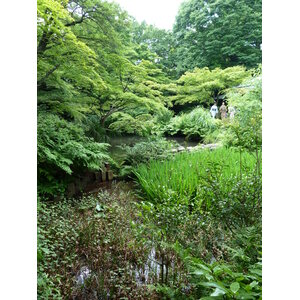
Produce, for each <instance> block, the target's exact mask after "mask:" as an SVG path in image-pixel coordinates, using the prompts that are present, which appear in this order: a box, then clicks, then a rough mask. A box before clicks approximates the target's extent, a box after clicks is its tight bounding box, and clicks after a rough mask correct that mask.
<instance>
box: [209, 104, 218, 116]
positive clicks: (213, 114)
mask: <svg viewBox="0 0 300 300" xmlns="http://www.w3.org/2000/svg"><path fill="white" fill-rule="evenodd" d="M217 113H218V106H217V103H216V102H215V103H214V105H213V106H212V107H211V108H210V114H211V116H212V117H213V118H214V119H215V118H216V115H217Z"/></svg>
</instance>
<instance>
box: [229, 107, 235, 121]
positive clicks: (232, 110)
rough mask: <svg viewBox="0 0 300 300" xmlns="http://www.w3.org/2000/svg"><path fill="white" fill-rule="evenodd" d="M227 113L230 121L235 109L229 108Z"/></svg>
mask: <svg viewBox="0 0 300 300" xmlns="http://www.w3.org/2000/svg"><path fill="white" fill-rule="evenodd" d="M228 113H229V117H230V119H231V120H232V119H233V118H234V115H235V108H234V107H233V106H229V107H228Z"/></svg>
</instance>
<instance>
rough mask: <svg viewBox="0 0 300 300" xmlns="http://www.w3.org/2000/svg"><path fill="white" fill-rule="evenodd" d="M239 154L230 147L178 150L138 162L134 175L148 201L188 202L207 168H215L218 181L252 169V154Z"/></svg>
mask: <svg viewBox="0 0 300 300" xmlns="http://www.w3.org/2000/svg"><path fill="white" fill-rule="evenodd" d="M241 158H242V164H240V154H239V152H237V151H234V150H233V149H227V148H218V149H216V150H214V151H210V150H202V151H199V152H194V153H188V152H184V153H180V154H176V155H174V156H173V157H172V158H170V159H168V160H165V161H159V160H155V161H154V160H152V161H150V162H149V163H148V164H142V165H139V166H138V167H137V168H136V169H135V170H134V174H135V175H136V177H137V181H138V183H139V184H140V186H141V188H142V190H143V191H144V193H145V195H146V197H147V198H148V200H150V201H152V202H165V201H167V200H172V201H177V202H180V203H188V202H189V199H191V198H192V197H194V196H195V194H196V193H197V189H199V188H200V189H201V178H203V176H207V174H208V171H209V170H211V169H214V170H219V173H218V176H219V180H220V181H221V182H226V180H229V179H230V178H232V177H233V176H237V175H240V167H241V166H242V174H244V175H246V174H248V173H249V172H251V171H252V170H254V169H255V162H256V160H255V157H254V156H253V155H251V154H250V153H247V152H243V153H242V156H241Z"/></svg>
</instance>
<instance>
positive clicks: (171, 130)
mask: <svg viewBox="0 0 300 300" xmlns="http://www.w3.org/2000/svg"><path fill="white" fill-rule="evenodd" d="M217 127H218V121H217V120H215V119H212V117H211V116H210V114H209V112H208V111H206V110H204V109H203V108H202V107H197V108H195V109H194V110H192V111H191V112H189V113H183V114H181V115H178V116H175V117H174V118H172V119H171V120H170V122H169V124H168V125H167V126H166V127H165V132H166V133H167V134H170V135H174V134H182V135H184V136H186V138H187V139H192V138H193V139H196V140H203V138H204V137H205V136H206V135H207V134H209V132H213V131H214V130H216V128H217Z"/></svg>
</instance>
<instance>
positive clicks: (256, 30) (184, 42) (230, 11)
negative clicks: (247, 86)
mask: <svg viewBox="0 0 300 300" xmlns="http://www.w3.org/2000/svg"><path fill="white" fill-rule="evenodd" d="M261 22H262V14H261V0H250V1H248V0H222V1H220V0H212V1H207V0H200V1H199V0H189V1H186V2H184V3H183V4H182V5H181V7H180V10H179V13H178V15H177V18H176V23H175V25H174V36H175V40H176V47H177V51H176V61H177V65H176V67H177V72H178V73H179V74H182V73H183V72H185V71H187V70H190V69H192V68H194V67H200V68H202V67H211V68H215V67H222V68H226V67H231V66H237V65H244V66H246V67H248V68H249V67H250V68H253V67H256V66H257V65H258V64H259V63H260V62H261V43H262V38H261V32H262V25H261Z"/></svg>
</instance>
